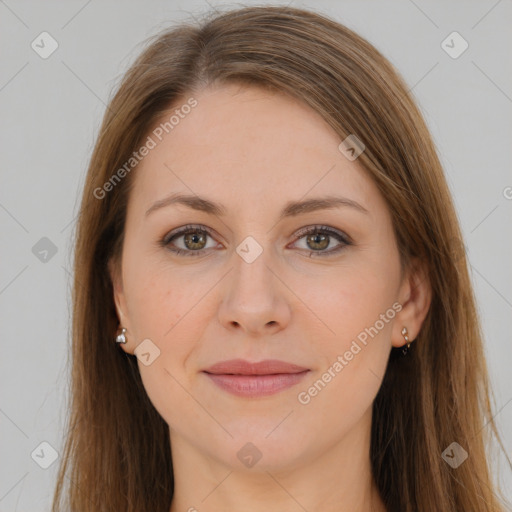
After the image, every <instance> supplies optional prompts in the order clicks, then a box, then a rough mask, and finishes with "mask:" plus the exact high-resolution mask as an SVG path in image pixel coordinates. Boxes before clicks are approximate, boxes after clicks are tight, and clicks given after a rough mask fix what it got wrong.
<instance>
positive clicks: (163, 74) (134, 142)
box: [53, 6, 502, 512]
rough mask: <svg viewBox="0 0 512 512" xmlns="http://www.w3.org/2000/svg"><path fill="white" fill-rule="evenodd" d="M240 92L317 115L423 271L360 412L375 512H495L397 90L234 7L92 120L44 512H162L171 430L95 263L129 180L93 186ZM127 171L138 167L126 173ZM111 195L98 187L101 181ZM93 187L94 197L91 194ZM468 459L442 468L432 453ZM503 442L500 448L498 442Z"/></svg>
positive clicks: (471, 302) (150, 64)
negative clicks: (169, 120)
mask: <svg viewBox="0 0 512 512" xmlns="http://www.w3.org/2000/svg"><path fill="white" fill-rule="evenodd" d="M228 82H236V83H240V84H249V85H250V84H254V85H258V86H263V87H266V88H268V90H275V91H281V92H284V93H287V94H289V95H292V96H294V97H296V98H299V99H300V100H302V101H303V102H304V103H305V104H308V105H309V106H310V107H311V108H312V109H314V110H315V111H316V112H318V113H319V114H320V115H321V116H322V117H323V119H325V121H327V123H328V124H329V125H330V126H331V127H332V128H333V130H335V132H336V133H337V134H338V135H339V137H340V142H341V141H342V140H343V139H345V138H346V137H347V136H348V135H350V134H356V136H357V137H358V138H359V139H360V140H361V141H362V142H363V143H364V145H365V146H366V150H365V151H364V152H363V153H362V154H361V155H360V156H359V159H358V162H359V163H360V164H361V165H362V166H363V167H364V168H365V169H366V170H367V171H368V172H369V173H370V175H371V177H372V178H373V179H374V181H375V183H376V184H377V185H378V187H379V189H380V191H381V193H382V195H383V197H384V198H385V200H386V201H387V204H388V206H389V209H390V212H391V214H392V219H393V224H394V229H395V233H396V237H397V242H398V246H399V250H400V256H401V261H402V264H403V265H407V264H409V262H410V261H412V258H419V260H421V261H423V262H424V263H425V264H426V267H427V271H428V277H429V279H430V282H431V287H432V302H431V306H430V309H429V312H428V315H427V318H426V319H425V322H424V324H423V328H422V330H421V333H420V334H419V336H418V338H417V340H416V341H415V343H414V344H413V345H412V347H411V351H410V354H409V355H408V356H407V357H402V358H398V357H396V356H395V351H396V350H393V351H392V353H391V356H390V359H389V362H388V367H387V371H386V374H385V377H384V381H383V384H382V386H381V389H380V391H379V393H378V395H377V397H376V399H375V401H374V405H373V424H372V433H371V449H370V457H371V463H372V470H373V475H374V478H375V481H376V484H377V486H378V489H379V491H380V493H381V496H382V499H383V501H384V503H385V505H386V506H387V509H388V510H389V511H392V512H395V511H401V512H412V511H420V512H421V511H427V510H428V511H430V510H432V509H433V508H435V509H436V510H442V511H443V512H449V511H452V512H460V511H462V510H471V511H472V512H477V511H478V512H490V511H498V510H502V508H501V505H500V500H499V499H498V498H497V496H496V492H497V491H496V488H495V487H494V483H493V479H492V477H491V475H490V471H489V467H488V463H487V459H486V447H487V441H488V439H487V438H488V437H489V436H488V434H489V433H491V434H494V435H495V436H496V438H497V439H498V440H499V437H498V434H497V431H496V427H495V424H494V422H493V419H492V413H491V402H490V398H489V397H490V390H489V385H488V376H487V370H486V365H485V359H484V354H483V349H482V333H481V328H480V325H479V320H478V317H477V312H476V308H475V298H474V294H473V290H472V285H471V281H470V277H469V274H468V268H467V260H466V255H465V253H464V250H463V249H461V247H463V245H462V234H461V230H460V227H459V223H458V219H457V216H456V213H455V210H454V206H453V203H452V199H451V197H450V193H449V190H448V187H447V184H446V181H445V177H444V174H443V169H442V167H441V164H440V161H439V159H438V156H437V154H436V150H435V147H434V145H433V142H432V139H431V136H430V134H429V132H428V129H427V127H426V125H425V122H424V120H423V118H422V116H421V114H420V112H419V110H418V108H417V107H416V105H415V103H414V101H413V99H412V98H411V95H410V94H409V92H408V88H407V85H406V84H405V83H404V82H403V80H402V79H401V78H400V76H399V75H398V74H397V72H396V71H395V70H394V68H393V67H392V65H391V64H390V63H389V62H388V61H387V60H386V59H385V58H384V57H383V56H382V55H381V54H380V53H379V52H378V51H377V50H376V49H375V48H374V47H373V46H372V45H370V44H369V43H368V42H367V41H366V40H364V39H363V38H361V37H360V36H358V35H357V34H355V33H354V32H352V31H351V30H349V29H348V28H346V27H344V26H343V25H340V24H339V23H337V22H335V21H333V20H330V19H329V18H327V17H325V16H323V15H320V14H317V13H313V12H309V11H307V10H302V9H297V8H290V7H280V6H267V7H246V8H241V9H235V10H229V11H226V12H224V13H221V14H216V15H214V14H213V13H211V14H209V15H206V16H205V17H204V19H202V20H200V21H199V22H196V23H192V22H190V23H188V24H181V25H180V26H177V27H172V28H171V29H167V30H166V31H165V32H163V33H160V34H158V35H157V36H155V37H154V39H152V40H151V41H150V44H149V45H148V46H147V48H146V49H145V50H144V51H143V53H142V54H141V55H140V56H139V57H138V58H137V60H136V61H135V63H134V64H133V65H132V67H131V68H130V69H129V70H128V72H127V73H126V74H125V76H124V78H123V80H122V82H121V84H120V86H119V87H118V90H117V92H116V94H115V95H114V97H113V98H112V100H111V101H110V103H109V105H108V108H107V110H106V112H105V116H104V120H103V123H102V126H101V129H100V133H99V136H98V139H97V142H96V146H95V148H94V152H93V154H92V158H91V162H90V166H89V169H88V174H87V178H86V183H85V187H84V191H83V198H82V204H81V210H80V214H79V218H78V224H77V232H76V242H75V255H74V257H75V263H74V265H75V267H74V270H75V273H74V288H73V326H72V347H71V355H72V369H71V403H70V415H69V424H68V425H66V427H67V437H66V443H65V448H64V450H63V457H62V459H61V467H60V471H59V475H58V482H57V486H56V489H55V496H54V503H53V512H58V511H60V510H63V509H62V508H61V506H62V502H63V501H64V503H65V504H64V509H65V510H71V511H73V512H86V511H94V512H101V511H109V512H112V511H120V510H123V511H127V512H143V511H147V512H150V511H151V512H168V510H169V507H170V504H171V499H172V496H173V485H174V482H173V471H172V461H171V450H170V443H169V430H168V426H167V424H166V423H165V422H164V420H163V419H162V418H161V416H160V415H159V414H158V413H157V411H156V410H155V408H154V407H153V405H152V404H151V402H150V400H149V399H148V396H147V394H146V392H145V389H144V386H143V384H142V381H141V378H140V375H139V372H138V367H137V361H136V358H135V356H131V355H127V354H125V353H124V352H123V351H121V350H119V347H118V346H117V345H116V344H115V343H114V338H115V334H116V329H117V326H118V319H117V314H116V310H115V306H114V301H113V290H112V283H111V279H110V276H109V272H108V265H109V262H113V263H114V264H115V265H119V262H120V255H121V252H122V245H123V232H124V223H125V214H126V206H127V202H128V197H129V192H130V187H131V184H132V182H133V179H132V178H133V174H134V172H136V170H133V171H131V172H130V173H127V174H126V176H125V177H123V179H121V180H118V182H116V183H115V186H112V187H110V189H109V191H108V193H104V194H103V193H102V195H100V194H98V190H100V189H102V190H105V187H104V184H105V183H107V182H108V181H109V180H111V178H112V176H113V175H114V173H116V171H117V170H118V169H119V168H121V167H122V166H123V164H124V163H125V162H126V161H128V160H129V158H130V157H131V156H132V153H133V152H134V151H135V150H136V149H137V148H139V147H140V146H141V145H142V144H143V142H144V140H145V138H146V137H147V134H148V133H149V131H150V130H151V129H152V127H153V126H154V123H155V122H156V121H157V120H158V119H160V118H161V116H162V114H163V113H165V112H166V111H167V110H168V109H169V108H170V107H171V106H172V105H173V104H175V102H176V101H177V100H178V99H179V98H181V97H183V96H184V95H192V94H193V93H194V91H198V90H200V89H201V88H202V87H204V86H205V85H208V84H214V83H220V84H221V83H228ZM135 169H136V168H135ZM111 183H112V182H111ZM102 187H103V188H102ZM453 442H457V443H458V444H460V446H462V447H463V448H464V450H465V451H466V452H467V453H468V454H469V457H468V458H467V459H466V460H465V461H464V462H463V463H462V464H461V465H460V466H459V467H458V468H456V469H454V468H452V467H451V466H450V465H449V464H447V463H446V462H445V460H443V457H442V453H443V451H444V450H445V449H446V448H447V447H449V446H450V445H451V443H453ZM500 445H501V442H500Z"/></svg>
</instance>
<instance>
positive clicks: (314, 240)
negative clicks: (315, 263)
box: [297, 226, 351, 257]
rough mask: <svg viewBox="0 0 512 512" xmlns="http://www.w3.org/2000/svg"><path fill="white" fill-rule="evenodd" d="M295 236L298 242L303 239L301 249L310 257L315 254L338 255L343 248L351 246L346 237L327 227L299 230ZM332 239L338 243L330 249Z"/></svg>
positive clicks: (309, 227) (310, 227) (311, 227)
mask: <svg viewBox="0 0 512 512" xmlns="http://www.w3.org/2000/svg"><path fill="white" fill-rule="evenodd" d="M297 235H298V236H299V239H298V241H300V240H302V239H304V245H305V247H302V249H304V250H305V251H309V256H310V257H311V256H313V255H314V254H315V253H316V254H318V255H319V256H324V255H331V254H334V253H338V252H340V251H341V250H342V249H343V248H344V247H345V246H347V245H351V241H350V239H349V237H348V236H347V235H345V234H344V233H342V232H340V231H338V230H335V229H333V228H330V227H328V226H308V227H306V228H303V229H302V230H300V231H299V233H297ZM333 239H334V240H335V241H337V242H338V244H337V245H334V247H332V246H333ZM328 248H329V249H328ZM326 249H328V250H326Z"/></svg>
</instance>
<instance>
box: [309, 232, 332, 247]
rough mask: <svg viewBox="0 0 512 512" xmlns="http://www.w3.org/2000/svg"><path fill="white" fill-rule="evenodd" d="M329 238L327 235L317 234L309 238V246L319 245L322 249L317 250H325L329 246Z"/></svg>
mask: <svg viewBox="0 0 512 512" xmlns="http://www.w3.org/2000/svg"><path fill="white" fill-rule="evenodd" d="M328 238H329V237H328V236H327V235H322V234H319V233H316V234H314V235H309V237H308V244H309V243H312V244H319V245H320V247H316V249H325V248H326V247H327V246H328V245H329V240H328Z"/></svg>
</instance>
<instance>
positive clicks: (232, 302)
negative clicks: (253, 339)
mask: <svg viewBox="0 0 512 512" xmlns="http://www.w3.org/2000/svg"><path fill="white" fill-rule="evenodd" d="M233 260H234V261H233V264H234V268H233V269H232V270H231V271H230V272H229V273H228V275H227V276H226V279H225V281H224V286H225V288H224V290H223V292H224V293H223V294H222V301H221V303H220V306H219V312H218V317H219V321H220V323H221V324H222V325H223V326H224V327H225V328H226V329H228V330H231V331H236V330H240V331H243V332H244V333H246V334H248V335H254V336H257V335H268V334H273V333H276V332H279V331H281V330H282V329H284V328H285V327H286V325H288V323H289V321H290V316H291V310H290V304H289V302H288V300H287V297H286V290H287V288H286V286H285V285H284V284H283V282H282V281H281V280H280V278H279V275H278V272H276V270H274V269H273V268H272V267H276V265H273V264H272V262H271V261H269V258H268V257H267V252H266V251H263V252H262V253H261V254H260V255H259V256H258V257H257V258H256V259H255V260H254V261H252V262H250V263H249V262H248V261H246V260H245V259H244V258H242V257H241V256H240V255H239V254H238V253H235V254H234V255H233ZM249 261H250V260H249Z"/></svg>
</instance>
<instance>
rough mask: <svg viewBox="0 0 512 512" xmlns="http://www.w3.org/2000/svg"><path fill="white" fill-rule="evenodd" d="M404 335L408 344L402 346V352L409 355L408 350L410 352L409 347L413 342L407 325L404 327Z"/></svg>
mask: <svg viewBox="0 0 512 512" xmlns="http://www.w3.org/2000/svg"><path fill="white" fill-rule="evenodd" d="M402 336H403V337H404V340H405V343H406V345H405V346H404V347H402V354H403V355H404V356H405V355H407V352H409V348H410V346H411V342H410V341H409V336H408V331H407V327H404V328H403V329H402Z"/></svg>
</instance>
